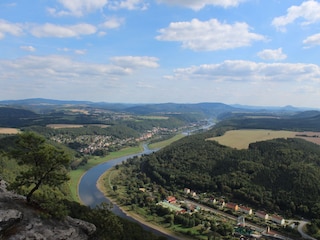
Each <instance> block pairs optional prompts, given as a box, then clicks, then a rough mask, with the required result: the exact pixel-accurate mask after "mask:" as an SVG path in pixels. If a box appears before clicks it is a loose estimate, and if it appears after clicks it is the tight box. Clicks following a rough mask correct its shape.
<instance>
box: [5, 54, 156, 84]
mask: <svg viewBox="0 0 320 240" xmlns="http://www.w3.org/2000/svg"><path fill="white" fill-rule="evenodd" d="M62 50H63V51H70V49H62ZM157 66H158V64H157V59H156V58H152V57H131V56H129V57H114V58H112V59H111V63H110V64H98V63H88V62H80V61H75V60H73V59H72V58H70V57H66V56H60V55H51V56H26V57H23V58H18V59H15V60H1V61H0V80H7V78H6V77H7V76H8V75H11V78H12V79H15V80H19V79H30V80H32V79H33V78H34V79H40V80H41V79H48V80H49V81H57V80H63V81H74V80H81V79H82V80H84V81H87V79H93V78H97V79H100V80H103V79H106V78H110V79H117V78H119V77H120V76H124V75H128V74H132V73H133V71H134V70H135V69H136V68H139V67H145V68H155V67H157ZM88 77H89V78H88Z"/></svg>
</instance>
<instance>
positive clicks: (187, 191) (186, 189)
mask: <svg viewBox="0 0 320 240" xmlns="http://www.w3.org/2000/svg"><path fill="white" fill-rule="evenodd" d="M183 191H184V193H185V194H189V193H190V192H191V190H190V189H189V188H185V189H183Z"/></svg>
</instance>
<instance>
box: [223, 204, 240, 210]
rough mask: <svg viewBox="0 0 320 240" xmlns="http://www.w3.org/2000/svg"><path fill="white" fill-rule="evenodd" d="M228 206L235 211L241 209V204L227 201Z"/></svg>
mask: <svg viewBox="0 0 320 240" xmlns="http://www.w3.org/2000/svg"><path fill="white" fill-rule="evenodd" d="M225 207H226V208H229V209H231V210H233V211H238V210H239V206H238V204H236V203H226V205H225Z"/></svg>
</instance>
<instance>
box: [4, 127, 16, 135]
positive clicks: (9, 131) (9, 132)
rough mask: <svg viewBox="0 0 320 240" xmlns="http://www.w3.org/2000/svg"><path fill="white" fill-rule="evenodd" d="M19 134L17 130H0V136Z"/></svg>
mask: <svg viewBox="0 0 320 240" xmlns="http://www.w3.org/2000/svg"><path fill="white" fill-rule="evenodd" d="M19 132H20V130H19V129H17V128H0V134H18V133H19Z"/></svg>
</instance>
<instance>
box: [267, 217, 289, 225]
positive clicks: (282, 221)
mask: <svg viewBox="0 0 320 240" xmlns="http://www.w3.org/2000/svg"><path fill="white" fill-rule="evenodd" d="M270 220H271V221H272V222H275V223H277V224H280V225H281V226H282V225H284V224H285V223H286V220H285V219H284V218H283V217H281V216H278V215H271V216H270Z"/></svg>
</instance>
